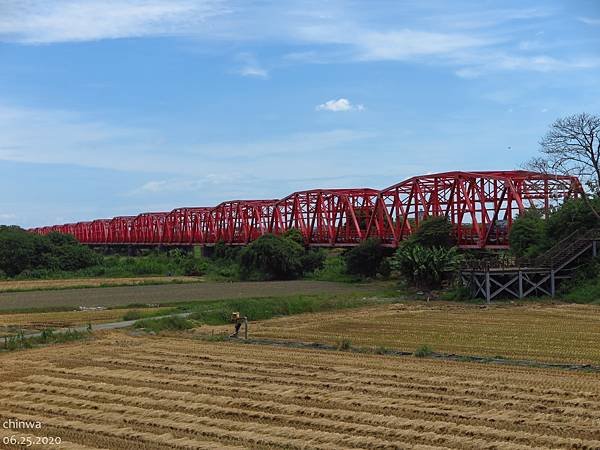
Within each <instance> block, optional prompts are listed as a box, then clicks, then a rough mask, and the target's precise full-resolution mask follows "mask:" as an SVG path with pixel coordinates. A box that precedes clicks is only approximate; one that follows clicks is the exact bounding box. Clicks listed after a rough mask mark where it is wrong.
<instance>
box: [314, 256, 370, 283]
mask: <svg viewBox="0 0 600 450" xmlns="http://www.w3.org/2000/svg"><path fill="white" fill-rule="evenodd" d="M312 278H313V279H315V280H319V281H340V282H354V281H359V280H360V277H359V276H358V275H350V274H349V273H348V271H347V270H346V259H345V258H344V257H342V256H341V255H329V256H328V257H326V258H325V261H324V262H323V266H322V267H321V268H319V269H317V270H315V271H314V272H313V274H312Z"/></svg>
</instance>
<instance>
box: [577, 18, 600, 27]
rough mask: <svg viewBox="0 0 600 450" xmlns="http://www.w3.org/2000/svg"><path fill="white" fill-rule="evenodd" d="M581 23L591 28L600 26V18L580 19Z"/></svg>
mask: <svg viewBox="0 0 600 450" xmlns="http://www.w3.org/2000/svg"><path fill="white" fill-rule="evenodd" d="M578 20H579V21H580V22H583V23H585V24H586V25H591V26H596V27H597V26H600V17H578Z"/></svg>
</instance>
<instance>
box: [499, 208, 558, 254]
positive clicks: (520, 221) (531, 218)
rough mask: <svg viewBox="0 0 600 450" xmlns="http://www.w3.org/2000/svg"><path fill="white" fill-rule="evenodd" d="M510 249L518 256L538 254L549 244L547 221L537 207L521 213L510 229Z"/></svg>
mask: <svg viewBox="0 0 600 450" xmlns="http://www.w3.org/2000/svg"><path fill="white" fill-rule="evenodd" d="M509 241H510V249H511V251H512V252H513V254H514V255H515V256H518V257H523V256H527V257H534V256H538V255H539V254H540V253H541V252H543V251H544V250H545V249H546V248H548V246H549V242H548V238H547V235H546V221H545V220H544V218H543V217H542V214H541V213H540V212H539V211H538V210H536V209H530V210H528V211H526V212H525V213H524V214H521V215H519V217H517V218H516V219H515V221H514V222H513V225H512V228H511V230H510V236H509Z"/></svg>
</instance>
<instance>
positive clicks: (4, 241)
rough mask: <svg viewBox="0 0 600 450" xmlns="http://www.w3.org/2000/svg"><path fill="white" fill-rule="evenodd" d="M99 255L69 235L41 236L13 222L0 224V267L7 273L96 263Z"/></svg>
mask: <svg viewBox="0 0 600 450" xmlns="http://www.w3.org/2000/svg"><path fill="white" fill-rule="evenodd" d="M100 260H101V258H100V257H99V256H98V255H97V254H96V253H94V252H93V251H92V250H90V249H89V248H88V247H86V246H84V245H81V244H79V243H78V242H77V241H76V240H75V239H74V238H73V237H71V236H65V235H61V234H58V233H50V234H49V235H47V236H41V235H37V234H33V233H29V232H27V231H25V230H23V229H21V228H19V227H15V226H10V227H7V226H0V270H1V271H2V272H3V273H5V274H6V275H8V276H10V277H14V276H16V275H19V274H21V273H23V272H26V271H28V273H32V274H34V276H35V274H36V271H39V272H38V273H39V276H43V275H45V274H46V273H49V272H52V271H72V270H79V269H83V268H86V267H90V266H93V265H96V264H98V263H99V262H100Z"/></svg>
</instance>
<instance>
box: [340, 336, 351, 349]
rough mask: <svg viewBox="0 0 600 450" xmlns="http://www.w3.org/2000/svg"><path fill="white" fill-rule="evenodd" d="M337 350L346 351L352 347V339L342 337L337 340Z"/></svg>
mask: <svg viewBox="0 0 600 450" xmlns="http://www.w3.org/2000/svg"><path fill="white" fill-rule="evenodd" d="M337 348H338V350H342V351H348V350H351V349H352V341H351V340H350V339H342V340H341V341H340V342H338V346H337Z"/></svg>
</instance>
